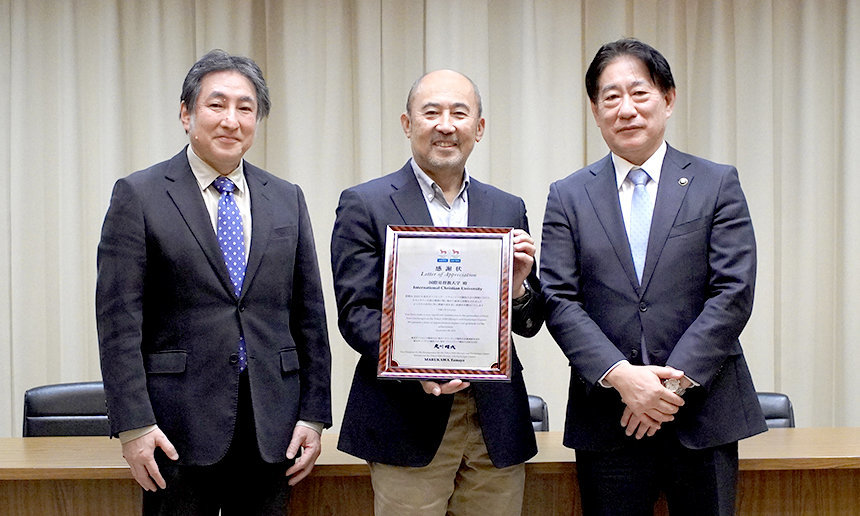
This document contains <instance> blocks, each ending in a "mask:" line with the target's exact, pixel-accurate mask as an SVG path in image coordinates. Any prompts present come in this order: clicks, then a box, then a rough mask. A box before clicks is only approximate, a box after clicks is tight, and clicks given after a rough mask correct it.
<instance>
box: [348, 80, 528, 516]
mask: <svg viewBox="0 0 860 516" xmlns="http://www.w3.org/2000/svg"><path fill="white" fill-rule="evenodd" d="M401 124H402V126H403V130H404V132H405V133H406V136H407V138H409V139H410V142H411V147H412V159H410V160H409V161H408V162H407V163H406V164H405V165H404V166H403V168H401V169H400V170H399V171H397V172H394V173H392V174H389V175H387V176H385V177H381V178H379V179H375V180H372V181H369V182H367V183H364V184H361V185H358V186H355V187H353V188H349V189H347V190H345V191H344V192H343V193H342V195H341V198H340V204H339V206H338V208H337V220H336V221H335V226H334V232H333V234H332V242H331V251H332V252H331V255H332V271H333V273H334V286H335V294H336V298H337V304H338V314H339V317H338V324H339V326H340V330H341V333H342V334H343V336H344V338H345V339H346V341H347V343H348V344H349V345H350V346H352V347H353V348H354V349H355V350H356V351H358V352H359V353H360V354H361V358H360V359H359V362H358V365H357V366H356V370H355V376H354V379H353V384H352V388H351V390H350V394H349V400H348V402H347V407H346V414H345V415H344V421H343V426H342V429H341V434H340V441H339V443H338V448H339V449H341V450H343V451H345V452H347V453H349V454H351V455H355V456H357V457H361V458H364V459H366V460H367V461H368V463H369V464H370V470H371V480H372V482H373V489H374V504H375V513H376V515H377V516H380V515H383V516H384V515H409V514H415V515H422V516H423V515H434V514H438V515H444V514H446V513H447V514H455V515H456V514H479V513H486V514H494V515H503V514H519V513H520V510H521V507H522V496H523V482H524V478H525V469H524V466H523V462H525V460H526V459H528V458H529V457H532V456H533V455H534V454H535V453H536V446H535V438H534V432H533V429H532V425H531V422H530V418H529V409H528V399H527V394H526V389H525V384H524V382H523V377H522V372H521V370H522V365H521V364H520V362H519V360H518V358H517V356H516V352H515V351H514V353H513V365H512V369H513V377H512V380H511V381H510V383H500V382H492V383H477V382H476V383H473V384H471V385H470V383H469V382H463V381H461V380H459V379H455V380H452V381H448V382H443V383H437V382H432V381H421V382H419V381H392V380H380V379H378V378H377V359H378V357H379V335H380V314H381V305H382V291H383V286H382V280H383V266H384V261H385V256H384V255H385V252H384V250H385V232H386V226H387V225H389V224H393V225H421V226H431V225H436V226H448V227H451V226H467V225H468V226H496V227H513V228H519V229H517V230H515V236H514V251H515V253H514V278H513V285H514V291H513V296H514V298H515V299H514V306H513V314H512V327H513V330H514V332H516V333H518V334H520V335H524V336H532V335H534V334H535V333H536V332H537V331H538V329H539V328H540V326H541V324H542V323H543V316H542V313H541V311H542V303H541V300H540V294H539V292H538V291H539V289H540V285H539V283H538V282H537V277H536V275H535V271H534V269H535V266H534V252H535V246H534V242H533V240H532V239H531V237H530V236H529V235H528V233H527V231H528V221H527V219H526V210H525V205H524V203H523V201H522V199H520V198H519V197H515V196H513V195H510V194H507V193H505V192H502V191H501V190H498V189H496V188H493V187H491V186H489V185H486V184H483V183H481V182H479V181H477V180H476V179H474V178H473V177H471V176H470V175H469V174H468V173H467V172H466V169H465V165H466V159H467V158H468V157H469V154H470V153H471V152H472V148H473V147H474V145H475V143H476V142H478V141H479V140H480V139H481V137H482V136H483V132H484V124H485V121H484V119H483V118H482V116H481V101H480V95H479V93H478V90H477V87H475V85H474V83H472V81H471V80H469V79H468V78H467V77H465V76H463V75H461V74H459V73H456V72H452V71H450V70H439V71H435V72H431V73H429V74H427V75H425V76H423V77H421V78H420V79H419V80H418V81H416V83H415V84H414V85H413V87H412V90H410V92H409V96H408V100H407V104H406V113H404V114H403V115H402V116H401Z"/></svg>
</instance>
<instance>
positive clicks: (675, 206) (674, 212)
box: [642, 147, 694, 288]
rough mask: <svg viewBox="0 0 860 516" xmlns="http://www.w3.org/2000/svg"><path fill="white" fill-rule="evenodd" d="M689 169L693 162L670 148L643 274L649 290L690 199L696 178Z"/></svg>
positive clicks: (655, 207)
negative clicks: (653, 276)
mask: <svg viewBox="0 0 860 516" xmlns="http://www.w3.org/2000/svg"><path fill="white" fill-rule="evenodd" d="M689 166H690V161H689V159H686V158H684V156H683V155H682V154H681V153H680V152H678V151H676V150H675V149H673V148H672V147H667V148H666V157H665V158H664V159H663V168H662V169H661V170H660V186H659V187H658V188H657V199H656V200H655V202H654V214H653V216H652V217H651V232H650V233H649V235H648V253H647V254H646V256H645V270H644V271H643V272H642V285H643V286H645V287H646V288H647V286H648V282H649V281H650V280H651V275H652V274H653V272H654V268H655V267H656V265H657V262H658V261H659V259H660V254H661V253H662V252H663V247H664V246H665V245H666V239H667V238H669V231H671V229H672V225H673V224H674V223H675V218H676V217H677V216H678V210H680V209H681V203H682V202H683V201H684V197H685V196H686V195H687V189H688V188H689V185H690V183H692V182H693V175H694V174H693V171H692V170H688V169H687V167H689ZM682 178H686V181H682V180H681V179H682ZM682 183H683V184H682Z"/></svg>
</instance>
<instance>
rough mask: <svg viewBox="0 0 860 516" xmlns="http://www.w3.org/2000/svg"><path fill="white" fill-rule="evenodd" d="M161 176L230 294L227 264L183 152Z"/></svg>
mask: <svg viewBox="0 0 860 516" xmlns="http://www.w3.org/2000/svg"><path fill="white" fill-rule="evenodd" d="M164 177H165V179H166V180H167V195H168V196H170V198H171V200H173V203H174V204H175V205H176V208H177V209H178V210H179V213H180V215H181V216H182V219H183V220H184V221H185V223H186V224H187V225H188V229H190V230H191V233H192V234H193V235H194V238H195V239H196V240H197V243H198V244H199V245H200V248H201V249H202V250H203V254H204V255H206V259H207V260H208V261H209V264H210V265H211V266H212V268H213V269H215V271H216V273H217V275H218V278H219V279H220V280H221V283H222V284H223V285H224V288H226V289H227V290H228V291H229V292H230V293H231V294H232V293H233V284H232V283H231V282H230V274H229V273H228V272H227V265H226V264H225V263H224V257H223V256H222V255H221V248H220V247H219V246H218V237H217V236H216V235H215V231H214V230H213V229H212V220H211V219H210V218H209V212H208V211H207V210H206V204H205V203H204V202H203V196H202V195H201V194H200V185H198V183H197V180H196V179H195V178H194V173H193V172H191V165H189V164H188V157H187V155H186V150H185V149H183V150H182V152H180V153H179V154H177V155H176V156H174V157H173V158H172V159H171V160H170V163H169V164H168V167H167V172H166V173H165V174H164Z"/></svg>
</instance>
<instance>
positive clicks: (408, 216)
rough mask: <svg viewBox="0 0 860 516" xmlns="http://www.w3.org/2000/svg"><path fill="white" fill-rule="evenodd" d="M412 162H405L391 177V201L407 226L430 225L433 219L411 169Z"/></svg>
mask: <svg viewBox="0 0 860 516" xmlns="http://www.w3.org/2000/svg"><path fill="white" fill-rule="evenodd" d="M411 163H412V162H411V161H408V162H406V165H404V166H403V168H401V169H400V170H398V171H397V173H396V174H395V175H394V177H393V178H392V179H391V188H392V192H391V202H393V203H394V207H395V209H397V211H398V212H399V213H400V216H401V217H402V218H403V223H404V224H406V225H408V226H432V225H433V219H432V217H430V210H428V209H427V203H426V202H425V201H424V194H423V193H422V192H421V187H420V186H418V180H417V179H415V173H414V172H413V171H412V164H411Z"/></svg>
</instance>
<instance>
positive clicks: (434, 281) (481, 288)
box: [377, 226, 513, 381]
mask: <svg viewBox="0 0 860 516" xmlns="http://www.w3.org/2000/svg"><path fill="white" fill-rule="evenodd" d="M512 275H513V229H512V228H482V227H465V228H447V227H425V226H388V230H387V234H386V239H385V279H384V292H383V296H382V324H381V333H380V340H379V367H378V371H377V373H378V377H380V378H401V379H402V378H412V379H420V380H438V381H444V380H451V379H455V378H459V379H461V380H468V381H476V380H501V381H510V379H511V324H510V314H511V293H512V289H511V279H512Z"/></svg>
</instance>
